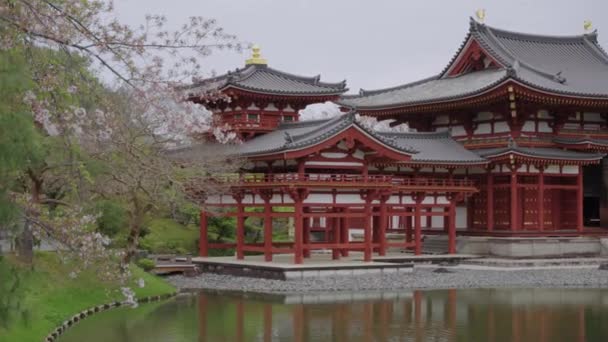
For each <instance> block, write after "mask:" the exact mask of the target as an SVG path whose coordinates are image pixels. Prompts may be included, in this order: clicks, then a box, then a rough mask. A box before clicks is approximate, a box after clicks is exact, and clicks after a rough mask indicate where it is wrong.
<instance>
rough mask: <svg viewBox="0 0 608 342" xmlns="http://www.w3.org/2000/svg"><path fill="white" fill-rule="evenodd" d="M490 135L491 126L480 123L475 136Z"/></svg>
mask: <svg viewBox="0 0 608 342" xmlns="http://www.w3.org/2000/svg"><path fill="white" fill-rule="evenodd" d="M489 133H492V125H491V124H489V123H480V124H479V125H478V126H477V129H476V130H475V134H489Z"/></svg>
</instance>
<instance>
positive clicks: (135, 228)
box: [122, 201, 144, 266]
mask: <svg viewBox="0 0 608 342" xmlns="http://www.w3.org/2000/svg"><path fill="white" fill-rule="evenodd" d="M134 207H135V212H134V213H133V214H132V215H131V222H130V224H129V237H128V238H127V246H126V247H125V255H124V257H123V258H122V263H123V265H125V266H126V265H128V264H129V263H130V262H131V260H132V259H133V256H134V255H135V252H136V251H137V246H138V245H139V234H140V232H141V226H142V221H143V217H144V214H143V213H140V212H139V211H140V206H139V202H138V201H135V205H134Z"/></svg>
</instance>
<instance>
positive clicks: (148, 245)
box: [139, 218, 199, 254]
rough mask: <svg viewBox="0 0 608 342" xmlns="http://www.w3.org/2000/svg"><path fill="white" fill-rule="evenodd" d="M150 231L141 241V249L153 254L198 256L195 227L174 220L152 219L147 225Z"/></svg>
mask: <svg viewBox="0 0 608 342" xmlns="http://www.w3.org/2000/svg"><path fill="white" fill-rule="evenodd" d="M146 229H147V230H148V231H149V234H147V235H146V236H145V237H143V238H142V239H141V240H140V241H139V247H140V248H142V249H145V250H147V251H149V252H151V253H162V254H165V253H172V254H173V253H175V254H187V253H189V254H196V253H197V248H198V247H197V245H196V239H198V234H199V231H198V228H197V227H196V226H193V225H188V226H184V225H181V224H179V223H177V222H175V221H174V220H172V219H168V218H157V219H151V220H149V222H148V223H147V224H146Z"/></svg>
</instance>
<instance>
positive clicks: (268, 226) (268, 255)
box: [262, 195, 272, 261]
mask: <svg viewBox="0 0 608 342" xmlns="http://www.w3.org/2000/svg"><path fill="white" fill-rule="evenodd" d="M271 198H272V195H270V196H266V195H265V196H262V199H263V200H264V261H272V206H271V205H270V199H271Z"/></svg>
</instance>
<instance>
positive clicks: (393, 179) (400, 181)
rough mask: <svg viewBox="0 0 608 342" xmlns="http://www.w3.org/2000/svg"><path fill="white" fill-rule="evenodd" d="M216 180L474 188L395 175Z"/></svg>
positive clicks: (280, 175)
mask: <svg viewBox="0 0 608 342" xmlns="http://www.w3.org/2000/svg"><path fill="white" fill-rule="evenodd" d="M216 179H217V180H218V181H220V182H228V183H233V184H235V185H264V184H293V183H328V184H330V183H331V184H334V183H338V184H355V183H356V184H360V185H371V186H373V185H379V186H380V185H385V186H395V187H455V186H456V187H474V186H475V182H474V181H473V180H471V179H458V178H454V179H448V178H428V177H415V178H413V177H398V176H393V175H368V176H365V175H352V174H316V173H310V174H309V173H306V174H303V175H300V174H298V173H277V174H250V175H242V176H241V175H222V176H217V177H216Z"/></svg>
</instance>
